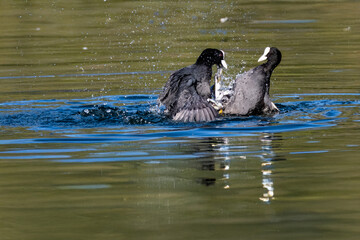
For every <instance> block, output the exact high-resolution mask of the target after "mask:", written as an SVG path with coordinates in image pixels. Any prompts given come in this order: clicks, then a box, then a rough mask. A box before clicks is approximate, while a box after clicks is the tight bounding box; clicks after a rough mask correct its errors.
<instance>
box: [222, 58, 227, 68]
mask: <svg viewBox="0 0 360 240" xmlns="http://www.w3.org/2000/svg"><path fill="white" fill-rule="evenodd" d="M221 65H222V66H223V67H224V68H225V69H227V68H228V66H227V64H226V62H225V60H221Z"/></svg>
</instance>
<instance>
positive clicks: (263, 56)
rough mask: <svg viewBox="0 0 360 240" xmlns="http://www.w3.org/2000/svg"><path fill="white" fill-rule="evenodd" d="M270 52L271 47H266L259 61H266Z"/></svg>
mask: <svg viewBox="0 0 360 240" xmlns="http://www.w3.org/2000/svg"><path fill="white" fill-rule="evenodd" d="M269 52H270V47H267V48H265V51H264V54H263V55H262V56H261V57H260V58H259V60H258V62H262V61H265V60H266V59H267V55H268V53H269Z"/></svg>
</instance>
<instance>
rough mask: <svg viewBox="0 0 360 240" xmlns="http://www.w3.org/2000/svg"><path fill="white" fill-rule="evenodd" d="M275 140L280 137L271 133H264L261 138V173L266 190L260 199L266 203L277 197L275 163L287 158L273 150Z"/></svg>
mask: <svg viewBox="0 0 360 240" xmlns="http://www.w3.org/2000/svg"><path fill="white" fill-rule="evenodd" d="M273 140H278V139H275V137H274V136H273V135H270V134H264V135H263V137H262V138H261V145H262V146H261V149H262V155H261V158H262V163H261V174H262V186H263V188H264V190H265V191H264V193H263V195H262V196H261V197H260V198H259V199H260V200H261V201H263V202H265V203H270V202H271V200H274V199H275V188H274V182H273V179H272V175H273V168H274V166H273V163H274V162H275V161H281V160H285V158H284V157H280V156H278V155H276V154H275V152H274V151H273V148H274V146H273ZM275 148H276V147H275Z"/></svg>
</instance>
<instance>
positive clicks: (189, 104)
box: [172, 75, 218, 122]
mask: <svg viewBox="0 0 360 240" xmlns="http://www.w3.org/2000/svg"><path fill="white" fill-rule="evenodd" d="M182 84H184V86H182V85H181V86H180V89H182V91H180V93H179V97H178V99H177V108H176V109H175V111H174V112H173V114H172V118H173V119H174V120H176V121H181V122H208V121H212V120H215V118H216V117H217V116H218V113H217V111H216V110H215V109H214V108H213V106H212V105H211V104H210V103H209V102H207V100H206V99H203V98H202V97H201V96H200V95H199V94H198V92H197V91H196V80H195V79H194V78H193V77H192V76H190V75H189V76H185V77H184V78H183V81H182Z"/></svg>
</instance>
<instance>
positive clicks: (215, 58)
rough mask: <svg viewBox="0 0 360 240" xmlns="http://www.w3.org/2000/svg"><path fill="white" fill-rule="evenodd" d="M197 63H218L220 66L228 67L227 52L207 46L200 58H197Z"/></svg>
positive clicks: (208, 64) (209, 64)
mask: <svg viewBox="0 0 360 240" xmlns="http://www.w3.org/2000/svg"><path fill="white" fill-rule="evenodd" d="M196 64H204V65H206V66H212V65H214V64H216V65H217V66H218V67H221V68H222V67H224V68H227V64H226V62H225V52H224V51H222V50H218V49H212V48H207V49H205V50H204V51H203V52H202V53H201V54H200V56H199V58H198V59H197V60H196Z"/></svg>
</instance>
